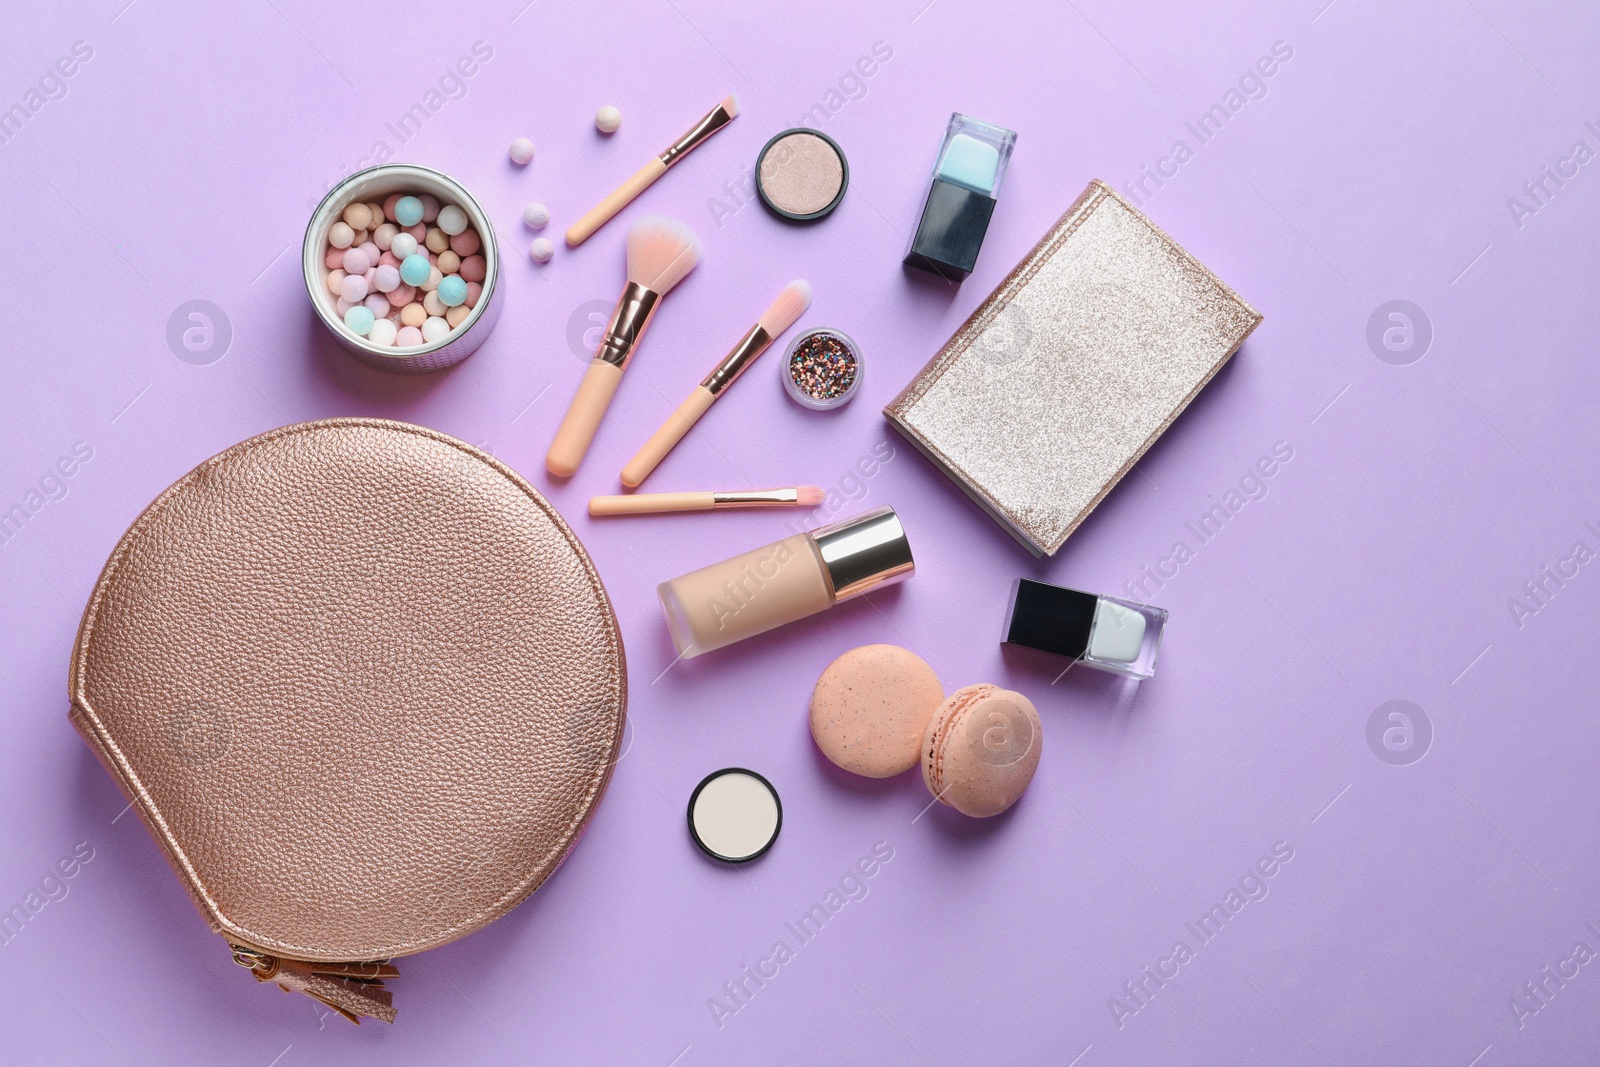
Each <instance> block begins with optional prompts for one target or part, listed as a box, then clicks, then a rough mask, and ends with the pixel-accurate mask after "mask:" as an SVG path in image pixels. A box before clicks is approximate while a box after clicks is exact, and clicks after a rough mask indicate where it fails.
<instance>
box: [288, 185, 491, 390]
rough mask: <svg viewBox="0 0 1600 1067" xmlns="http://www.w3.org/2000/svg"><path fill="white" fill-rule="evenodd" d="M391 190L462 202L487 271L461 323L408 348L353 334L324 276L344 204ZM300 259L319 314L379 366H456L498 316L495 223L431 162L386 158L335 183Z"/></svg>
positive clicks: (415, 370) (399, 370) (418, 370)
mask: <svg viewBox="0 0 1600 1067" xmlns="http://www.w3.org/2000/svg"><path fill="white" fill-rule="evenodd" d="M393 193H411V194H413V195H417V196H420V195H422V194H424V193H427V194H429V195H431V196H434V197H437V198H438V199H439V202H440V203H441V204H458V205H460V207H461V209H462V210H463V211H465V212H466V213H467V218H468V219H469V220H470V221H471V224H472V228H473V229H475V230H477V231H478V236H479V237H480V238H482V240H483V258H484V266H485V272H484V278H483V292H482V294H481V295H480V296H479V297H478V303H477V305H476V306H474V307H473V309H472V311H471V313H470V314H468V315H467V317H466V318H465V319H463V320H462V322H461V325H460V326H457V327H456V328H455V329H453V330H451V331H450V332H449V333H448V334H447V335H445V336H444V337H441V338H440V339H439V340H437V341H433V342H430V343H428V344H422V345H415V346H413V347H411V348H397V347H394V346H392V345H390V346H379V345H375V344H373V343H372V342H370V341H368V340H366V339H365V338H363V337H361V336H360V335H358V334H356V333H353V332H352V331H351V330H350V329H348V328H347V327H346V326H345V324H344V323H343V322H342V321H340V319H339V316H338V314H337V313H336V311H335V302H336V298H335V297H334V296H333V294H332V293H330V292H328V287H327V285H326V283H325V281H324V279H325V278H326V276H327V267H326V266H325V265H324V263H323V258H324V256H325V254H326V250H327V247H328V229H329V227H331V226H332V225H333V224H334V223H335V222H336V221H338V219H339V216H340V215H342V214H344V209H345V208H347V207H349V206H350V205H351V204H352V203H355V202H356V201H358V200H359V201H361V202H363V203H368V202H373V201H376V202H378V203H382V202H383V200H384V198H385V197H387V196H389V195H391V194H393ZM300 258H301V267H302V269H303V272H304V274H305V281H306V294H307V295H308V296H309V297H310V298H311V307H312V308H313V309H314V310H315V312H316V315H317V318H319V319H321V320H322V324H323V325H324V326H326V327H327V328H328V332H329V333H331V334H333V336H334V338H335V339H336V340H337V341H338V342H339V343H340V344H341V345H343V346H344V347H345V348H346V349H348V350H349V351H350V353H351V354H352V355H354V356H355V357H356V358H357V359H359V360H361V361H362V362H363V363H367V364H370V365H372V366H374V367H377V368H378V369H379V370H386V371H392V372H394V373H396V374H423V373H426V372H428V371H436V370H442V369H444V368H445V367H451V366H454V365H455V364H457V363H460V362H461V361H462V360H464V359H466V358H467V357H468V356H470V355H472V353H474V352H476V351H477V350H478V346H479V345H481V344H483V342H484V341H485V340H487V339H488V337H489V333H490V332H491V331H492V330H493V329H494V324H495V321H496V320H497V319H498V318H499V317H500V298H501V294H502V291H503V290H504V286H502V285H501V284H500V247H499V245H498V244H497V243H496V242H495V236H494V226H493V225H492V224H491V223H490V221H489V216H488V215H487V214H486V213H485V212H484V210H483V206H482V205H481V204H479V203H478V201H477V200H476V199H474V198H473V196H472V194H471V193H469V192H467V191H466V189H464V188H462V187H461V185H460V184H459V183H457V182H456V181H455V180H454V179H453V178H450V177H449V176H448V175H445V174H441V173H440V172H438V171H436V170H433V169H431V168H429V167H422V166H418V165H416V164H414V163H387V164H384V165H383V166H381V167H372V168H370V169H368V170H363V171H358V172H357V173H355V174H352V175H350V177H348V178H346V179H345V180H344V181H342V182H340V183H339V184H338V185H336V186H334V187H333V189H331V190H330V191H329V192H328V195H327V196H325V197H323V199H322V203H320V204H318V205H317V210H316V211H314V212H312V213H311V221H310V222H309V223H308V224H307V225H306V237H305V245H304V247H303V248H302V249H301V256H300Z"/></svg>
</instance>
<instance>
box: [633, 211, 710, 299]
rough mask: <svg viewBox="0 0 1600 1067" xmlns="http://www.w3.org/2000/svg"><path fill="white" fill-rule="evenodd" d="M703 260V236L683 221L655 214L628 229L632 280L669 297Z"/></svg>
mask: <svg viewBox="0 0 1600 1067" xmlns="http://www.w3.org/2000/svg"><path fill="white" fill-rule="evenodd" d="M699 262H700V238H698V237H696V236H695V235H694V231H693V230H691V229H689V227H687V226H685V225H684V224H683V223H681V222H676V221H674V220H672V219H668V218H663V217H661V216H660V215H651V216H648V217H646V218H642V219H640V220H639V221H637V222H635V223H634V224H633V225H632V226H630V227H629V228H628V280H629V281H630V282H635V283H637V284H639V285H642V286H644V287H645V288H646V289H650V290H653V291H655V292H657V293H660V294H661V295H662V296H666V295H667V293H669V292H671V291H672V287H673V286H675V285H677V284H678V283H679V282H681V281H683V277H684V275H686V274H688V273H689V272H690V271H692V270H694V265H695V264H696V263H699Z"/></svg>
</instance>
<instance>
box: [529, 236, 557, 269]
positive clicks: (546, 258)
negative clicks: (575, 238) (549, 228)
mask: <svg viewBox="0 0 1600 1067" xmlns="http://www.w3.org/2000/svg"><path fill="white" fill-rule="evenodd" d="M528 254H529V255H531V256H532V257H533V261H534V262H535V263H548V262H550V257H551V256H553V255H555V254H556V246H555V244H554V242H552V241H551V240H550V238H548V237H536V238H534V240H533V244H531V245H529V246H528Z"/></svg>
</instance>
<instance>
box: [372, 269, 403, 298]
mask: <svg viewBox="0 0 1600 1067" xmlns="http://www.w3.org/2000/svg"><path fill="white" fill-rule="evenodd" d="M372 285H373V287H374V288H375V289H377V290H378V292H380V293H392V292H394V291H395V290H396V289H398V288H400V269H399V268H398V267H391V266H389V265H388V264H387V263H384V264H380V265H379V267H378V271H377V273H376V274H375V275H374V276H373V279H372Z"/></svg>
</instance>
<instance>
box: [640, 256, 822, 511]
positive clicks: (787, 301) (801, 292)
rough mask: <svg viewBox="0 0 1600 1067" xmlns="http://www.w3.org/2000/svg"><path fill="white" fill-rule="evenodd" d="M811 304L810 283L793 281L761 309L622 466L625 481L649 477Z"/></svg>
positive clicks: (641, 479) (642, 479)
mask: <svg viewBox="0 0 1600 1067" xmlns="http://www.w3.org/2000/svg"><path fill="white" fill-rule="evenodd" d="M810 306H811V283H810V282H806V281H794V282H790V283H789V284H788V286H787V287H786V288H785V289H784V290H783V292H781V293H779V294H778V299H776V300H774V301H773V302H772V306H771V307H769V308H767V310H766V311H764V312H762V314H761V317H760V318H759V319H757V320H756V324H755V325H754V326H752V327H750V332H749V333H747V334H745V335H744V337H742V338H741V339H740V340H739V343H738V344H736V345H734V346H733V350H732V351H731V352H729V353H728V354H727V356H725V357H724V358H723V360H722V362H721V363H719V364H717V366H716V368H715V369H714V370H713V371H712V372H711V373H710V374H708V375H706V376H705V379H704V380H703V381H702V382H701V383H700V384H699V385H697V386H695V388H694V392H692V393H690V394H689V399H687V400H685V401H684V402H683V403H681V404H679V405H678V409H677V410H676V411H674V412H673V413H672V414H671V415H668V416H667V421H666V422H664V423H662V424H661V428H660V429H659V430H657V431H656V432H655V434H654V435H653V436H651V438H650V440H648V441H646V442H645V445H644V447H643V448H641V449H639V452H638V454H637V455H635V456H634V457H633V458H632V459H630V460H629V461H628V465H627V466H626V467H624V468H622V484H623V485H625V486H627V487H628V488H629V489H632V488H633V487H634V486H636V485H638V484H639V483H640V482H642V481H644V480H645V479H646V478H648V477H650V472H651V471H653V470H655V469H656V466H657V465H658V464H659V463H660V462H661V461H662V460H663V459H666V458H667V453H668V452H671V451H672V448H673V446H674V445H676V444H677V443H678V442H679V441H681V440H683V435H684V434H686V433H688V432H689V429H690V427H692V426H694V424H695V423H696V422H698V421H700V416H702V415H704V414H705V413H706V411H707V409H709V408H710V407H711V405H712V403H714V402H715V401H716V399H717V397H719V396H721V395H722V391H723V390H724V389H726V388H728V386H730V385H732V384H733V383H734V382H735V381H736V380H737V379H738V377H739V375H741V374H743V373H744V371H745V368H746V367H748V366H750V364H752V363H754V362H755V361H756V357H757V356H759V355H760V354H761V353H763V352H765V351H766V350H767V346H768V345H770V344H772V342H773V341H776V340H777V339H778V337H779V335H780V334H782V333H783V331H785V330H787V329H788V328H789V327H791V326H793V325H794V320H795V319H798V318H799V317H800V316H801V315H802V314H804V313H805V310H806V308H808V307H810Z"/></svg>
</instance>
